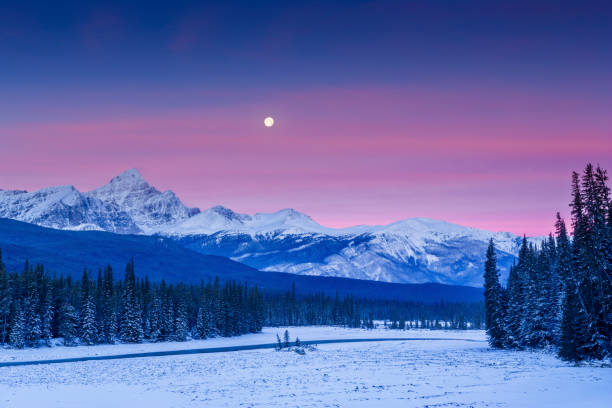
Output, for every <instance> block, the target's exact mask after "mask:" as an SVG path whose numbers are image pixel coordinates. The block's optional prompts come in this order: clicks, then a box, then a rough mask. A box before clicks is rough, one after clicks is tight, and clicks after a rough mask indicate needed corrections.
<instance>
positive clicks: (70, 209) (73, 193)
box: [0, 169, 539, 286]
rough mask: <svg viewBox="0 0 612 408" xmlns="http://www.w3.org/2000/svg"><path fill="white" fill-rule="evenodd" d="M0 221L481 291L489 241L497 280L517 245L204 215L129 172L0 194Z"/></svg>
mask: <svg viewBox="0 0 612 408" xmlns="http://www.w3.org/2000/svg"><path fill="white" fill-rule="evenodd" d="M0 217H1V218H10V219H14V220H19V221H23V222H27V223H31V224H36V225H39V226H44V227H49V228H54V229H62V230H76V231H92V230H97V231H106V232H112V233H117V234H140V235H158V236H163V237H168V238H171V239H172V240H174V241H175V242H176V243H177V244H180V245H182V246H184V247H186V248H188V249H190V250H192V251H196V252H199V253H201V254H206V255H220V256H224V257H228V258H231V259H232V260H234V261H238V262H240V263H243V264H245V265H248V266H251V267H253V268H256V269H259V270H262V271H277V272H289V273H294V274H301V275H318V276H335V277H345V278H356V279H365V280H374V281H384V282H396V283H423V282H438V283H444V284H451V285H472V286H479V285H481V284H482V273H483V272H482V271H483V258H484V256H483V255H484V252H485V249H486V245H487V243H488V240H489V239H490V238H493V240H494V241H495V243H496V246H497V248H498V262H499V266H500V270H501V271H502V275H506V274H507V271H508V268H509V266H510V265H511V264H512V262H514V259H515V256H516V254H517V252H518V247H519V245H520V241H521V238H520V237H519V236H516V235H514V234H511V233H507V232H489V231H484V230H479V229H475V228H469V227H463V226H459V225H455V224H451V223H448V222H444V221H436V220H432V219H426V218H412V219H407V220H403V221H398V222H395V223H392V224H389V225H382V226H366V225H361V226H356V227H351V228H342V229H335V228H328V227H324V226H322V225H320V224H318V223H316V222H315V221H314V220H313V219H312V218H310V217H309V216H308V215H306V214H303V213H300V212H298V211H295V210H293V209H284V210H280V211H278V212H275V213H257V214H254V215H247V214H238V213H235V212H234V211H232V210H230V209H228V208H225V207H221V206H216V207H213V208H210V209H208V210H206V211H203V212H202V211H200V210H199V209H197V208H189V207H187V206H185V205H184V204H183V203H182V202H181V201H180V200H179V199H178V198H177V197H176V195H175V194H174V193H173V192H172V191H165V192H160V191H159V190H157V189H156V188H154V187H152V186H150V185H149V183H147V181H146V180H144V179H143V178H142V176H141V175H140V173H139V172H138V171H137V170H134V169H132V170H128V171H126V172H124V173H122V174H120V175H118V176H116V177H114V178H113V179H112V180H111V181H110V182H109V183H108V184H107V185H105V186H103V187H100V188H98V189H95V190H92V191H89V192H79V191H78V190H76V189H75V188H74V187H73V186H62V187H48V188H44V189H42V190H38V191H35V192H27V191H19V190H17V191H14V190H13V191H9V190H0ZM538 240H539V239H538Z"/></svg>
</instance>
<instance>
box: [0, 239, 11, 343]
mask: <svg viewBox="0 0 612 408" xmlns="http://www.w3.org/2000/svg"><path fill="white" fill-rule="evenodd" d="M11 303H12V296H11V287H10V284H9V276H8V273H7V272H6V267H5V266H4V263H3V262H2V250H1V249H0V344H5V343H6V342H7V341H8V336H9V331H10V319H11Z"/></svg>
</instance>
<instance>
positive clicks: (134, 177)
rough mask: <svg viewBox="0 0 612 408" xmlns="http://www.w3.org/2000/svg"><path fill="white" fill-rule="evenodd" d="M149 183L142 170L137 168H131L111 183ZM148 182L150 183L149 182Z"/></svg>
mask: <svg viewBox="0 0 612 408" xmlns="http://www.w3.org/2000/svg"><path fill="white" fill-rule="evenodd" d="M141 183H147V181H146V180H145V179H144V178H143V177H142V175H141V174H140V172H139V171H138V170H136V169H129V170H126V171H124V172H123V173H121V174H119V175H118V176H115V177H113V178H112V179H111V181H110V184H141ZM147 184H148V183H147Z"/></svg>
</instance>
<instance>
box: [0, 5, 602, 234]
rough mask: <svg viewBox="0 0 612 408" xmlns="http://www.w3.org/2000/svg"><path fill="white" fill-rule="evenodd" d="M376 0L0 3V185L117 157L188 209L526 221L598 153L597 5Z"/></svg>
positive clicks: (548, 210) (550, 211) (518, 227)
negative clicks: (269, 121)
mask: <svg viewBox="0 0 612 408" xmlns="http://www.w3.org/2000/svg"><path fill="white" fill-rule="evenodd" d="M357 3H359V2H357ZM381 3H388V4H387V5H388V6H389V7H388V8H384V7H383V8H378V7H377V6H375V5H373V4H375V3H368V2H364V3H363V4H361V3H360V5H359V7H357V6H354V7H353V6H349V5H348V4H349V3H347V5H345V6H340V5H338V6H334V7H333V8H331V9H329V10H328V9H327V8H325V7H324V5H323V4H321V5H320V7H319V6H316V5H315V6H311V8H306V7H294V8H292V7H289V6H287V8H286V9H284V8H283V9H279V8H277V9H275V10H278V11H277V12H275V13H272V15H271V16H268V17H266V18H267V19H266V20H264V21H263V22H261V21H262V20H261V19H260V16H255V15H250V14H249V13H251V11H250V9H249V10H248V12H247V11H245V9H244V8H237V9H236V10H241V11H242V12H243V14H240V13H237V12H236V10H233V9H232V10H229V11H228V10H225V9H221V8H219V9H217V8H213V9H205V10H202V9H200V8H193V7H195V6H193V7H192V6H190V5H189V4H185V5H184V9H181V8H180V7H179V8H178V9H177V10H178V11H176V15H173V14H172V13H170V14H168V15H166V13H164V12H163V10H158V11H159V12H158V13H157V11H156V12H155V13H154V11H155V10H153V11H151V12H150V14H147V15H144V16H143V17H142V18H140V19H137V18H136V17H135V16H136V15H137V14H135V12H134V11H133V10H128V9H122V8H121V6H119V5H118V6H115V7H110V8H109V7H106V8H100V9H97V8H91V9H84V10H80V9H77V8H74V9H70V10H71V11H72V12H73V14H74V15H72V14H70V13H66V12H62V13H60V11H61V10H60V11H58V12H57V16H54V15H53V14H49V12H48V11H47V12H46V13H43V12H42V11H41V13H40V14H36V13H34V14H29V13H28V11H26V10H18V9H14V10H9V11H10V13H9V12H7V10H0V15H2V16H5V17H6V16H11V18H10V19H8V18H6V20H5V21H2V18H0V27H3V28H0V52H2V54H3V55H5V56H7V57H8V58H7V60H6V61H8V64H2V67H0V89H3V92H2V94H3V97H2V98H1V99H0V142H1V145H0V188H4V189H12V188H19V189H28V190H31V189H37V188H41V187H45V186H48V185H58V184H73V185H75V186H76V187H77V188H78V189H81V190H88V189H91V188H94V187H97V186H99V185H102V184H104V183H106V182H108V180H109V179H110V178H111V177H112V176H114V175H116V174H118V173H119V172H121V171H123V170H126V169H128V168H132V167H135V168H137V169H138V170H140V171H141V173H142V174H143V176H144V177H145V178H146V179H147V180H148V181H149V182H150V183H151V184H153V185H154V186H156V187H158V188H160V189H172V190H173V191H175V192H176V193H177V195H178V196H179V197H180V198H181V199H182V200H183V201H184V202H185V203H186V204H187V205H190V206H198V207H200V208H207V207H210V206H213V205H217V204H222V205H225V206H228V207H230V208H232V209H234V210H236V211H240V212H257V211H275V210H278V209H281V208H285V207H292V208H295V209H297V210H299V211H303V212H305V213H308V214H309V215H311V216H312V217H313V218H314V219H315V220H316V221H318V222H320V223H322V224H324V225H328V226H338V227H339V226H348V225H354V224H364V223H365V224H383V223H389V222H392V221H396V220H399V219H403V218H409V217H431V218H436V219H444V220H447V221H451V222H456V223H459V224H464V225H469V226H474V227H480V228H486V229H490V230H496V231H498V230H504V231H512V232H515V233H527V234H545V233H548V232H549V231H550V230H551V229H552V224H553V217H554V213H555V212H556V211H561V213H562V214H564V215H567V213H568V211H567V210H568V207H567V204H568V201H569V177H570V172H571V171H572V170H581V169H582V168H583V167H584V165H585V164H586V162H588V161H591V162H594V163H599V164H601V165H602V166H603V167H604V168H608V169H612V142H611V141H612V119H611V117H612V114H611V112H612V79H611V77H610V74H609V73H610V72H612V63H611V60H612V57H611V52H610V51H611V49H610V45H609V43H608V42H606V41H604V40H603V38H605V37H606V35H607V34H610V25H609V24H608V23H609V20H607V19H606V18H605V17H606V16H608V15H609V14H610V13H609V9H600V8H598V5H597V3H594V5H593V6H592V7H585V8H584V9H575V8H571V7H570V6H567V5H564V4H563V5H558V6H556V7H553V8H550V9H549V8H546V7H543V6H542V7H535V6H534V7H533V8H530V7H529V6H521V7H519V6H517V7H518V8H512V7H510V6H508V7H507V8H506V9H501V10H497V9H490V10H489V9H486V8H485V7H484V6H483V8H480V9H477V10H476V9H474V10H471V11H470V10H468V11H465V10H459V11H457V10H455V11H453V10H452V9H451V8H450V7H452V5H451V3H448V4H447V5H446V6H448V7H440V8H439V9H430V8H428V6H427V5H426V4H427V3H426V2H424V3H418V2H417V3H418V4H419V5H418V7H417V6H414V8H405V7H404V6H401V5H400V4H403V3H398V2H381ZM381 3H378V4H381ZM417 3H414V4H417ZM411 4H412V3H411ZM483 4H485V3H483ZM508 4H510V3H508ZM601 4H605V3H601ZM41 7H42V6H41ZM75 7H76V6H75ZM190 7H191V8H190ZM237 7H238V6H237ZM41 10H43V9H42V8H41ZM181 10H184V11H183V12H181ZM1 11H4V13H2V12H1ZM43 11H44V10H43ZM253 13H255V12H254V11H253ZM139 16H140V15H139ZM229 16H231V18H233V19H235V20H236V21H234V23H235V25H234V26H231V24H229V23H228V24H221V23H219V21H221V20H223V18H225V19H229V18H230V17H229ZM404 18H408V19H410V18H412V19H413V20H411V21H412V23H411V24H408V25H405V24H404V23H406V21H407V20H404ZM143 21H144V22H143ZM223 21H225V20H223ZM232 21H233V20H232ZM253 21H257V22H258V23H257V24H255V25H254V26H251V24H250V23H251V22H253ZM314 22H316V23H317V24H318V25H317V29H316V30H315V29H313V24H314ZM409 22H410V21H409ZM3 23H4V24H3ZM338 25H339V27H338ZM230 26H231V27H232V28H228V27H230ZM71 27H72V28H71ZM7 40H10V41H8V42H7ZM266 116H273V117H274V118H275V120H276V123H275V126H274V127H273V128H269V129H268V128H265V127H264V126H263V119H264V118H265V117H266Z"/></svg>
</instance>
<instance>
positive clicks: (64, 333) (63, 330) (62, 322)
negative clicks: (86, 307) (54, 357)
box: [58, 301, 78, 346]
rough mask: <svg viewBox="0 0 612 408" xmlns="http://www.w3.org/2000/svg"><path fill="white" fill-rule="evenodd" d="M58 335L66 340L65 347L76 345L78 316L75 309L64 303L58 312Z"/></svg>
mask: <svg viewBox="0 0 612 408" xmlns="http://www.w3.org/2000/svg"><path fill="white" fill-rule="evenodd" d="M58 320H59V324H58V335H59V336H60V337H63V338H64V345H66V346H73V345H75V340H76V335H77V323H78V319H77V314H76V310H75V309H74V307H73V306H72V305H71V304H70V303H69V302H67V301H64V302H63V303H62V305H61V307H60V309H59V311H58Z"/></svg>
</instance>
